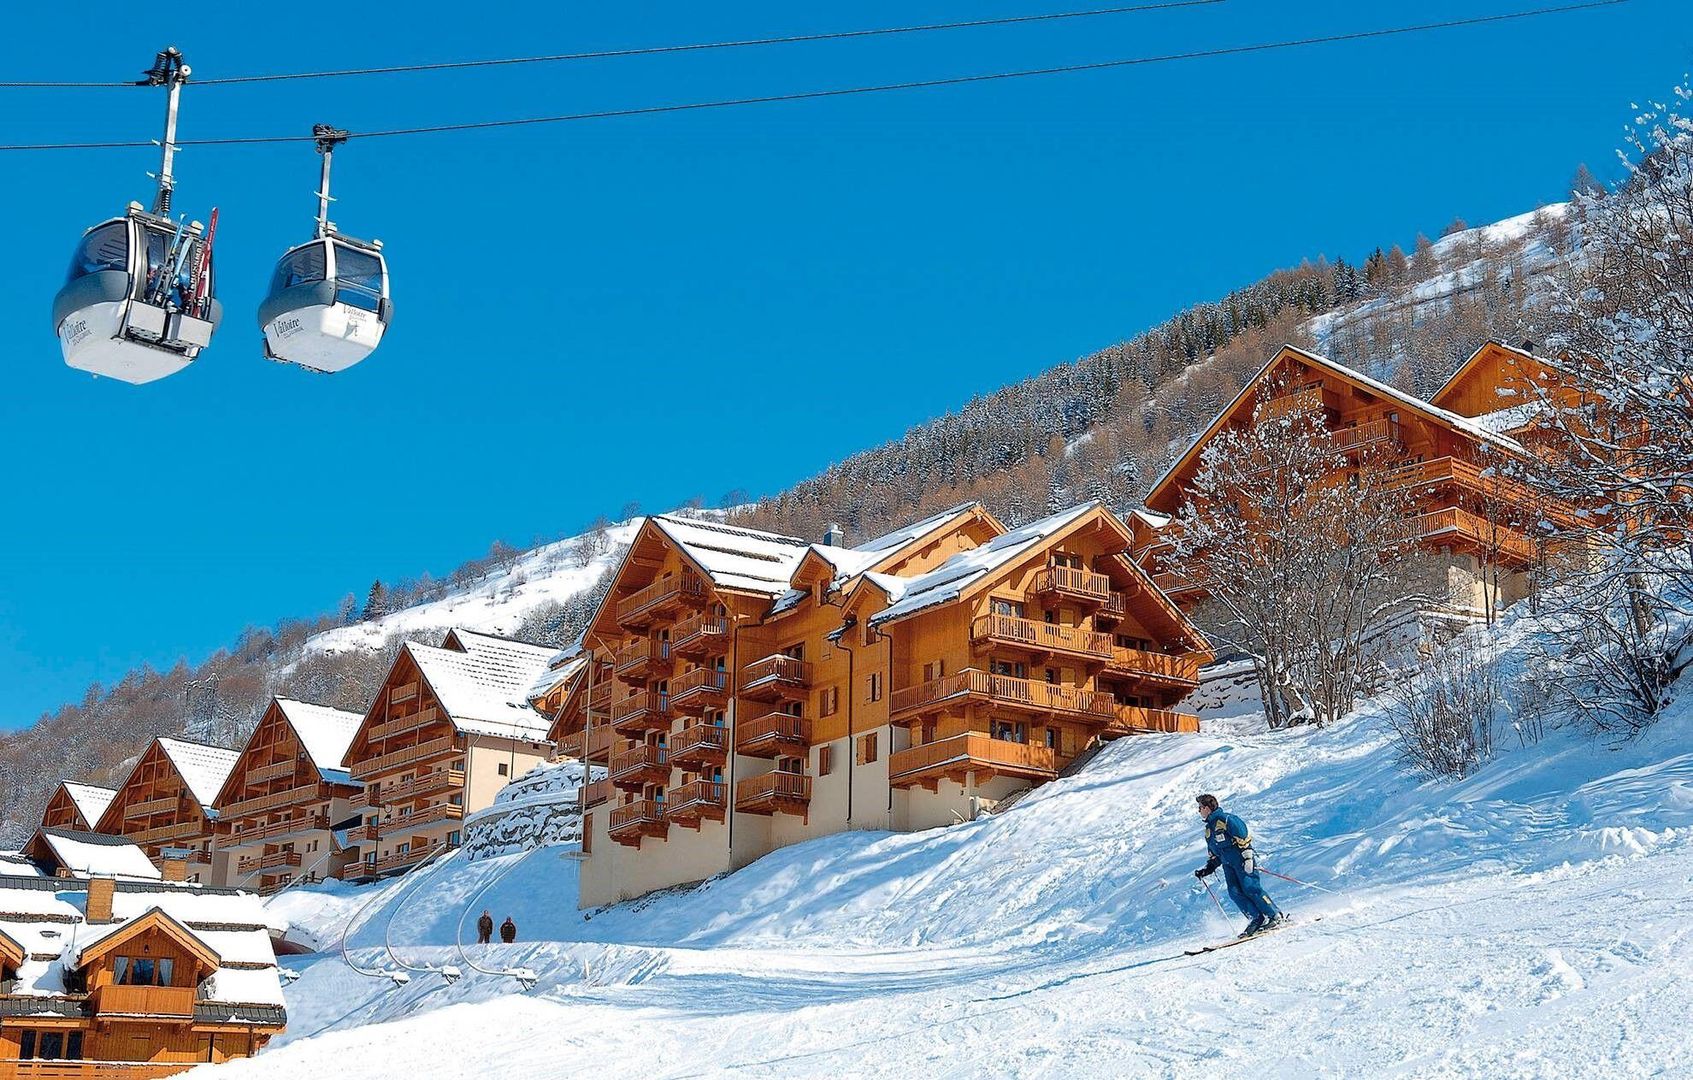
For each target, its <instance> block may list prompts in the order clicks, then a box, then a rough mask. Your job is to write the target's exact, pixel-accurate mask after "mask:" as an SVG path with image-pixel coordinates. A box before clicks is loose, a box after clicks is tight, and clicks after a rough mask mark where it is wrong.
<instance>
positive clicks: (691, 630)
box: [670, 615, 729, 656]
mask: <svg viewBox="0 0 1693 1080" xmlns="http://www.w3.org/2000/svg"><path fill="white" fill-rule="evenodd" d="M728 638H729V620H728V619H727V618H725V617H724V616H722V615H695V616H693V617H692V618H687V619H683V620H682V621H681V622H679V623H677V624H676V625H675V626H672V627H671V628H670V651H671V652H673V653H679V654H681V655H683V656H704V655H707V654H709V653H711V652H714V651H715V650H717V649H719V648H722V646H723V643H724V642H725V641H727V640H728Z"/></svg>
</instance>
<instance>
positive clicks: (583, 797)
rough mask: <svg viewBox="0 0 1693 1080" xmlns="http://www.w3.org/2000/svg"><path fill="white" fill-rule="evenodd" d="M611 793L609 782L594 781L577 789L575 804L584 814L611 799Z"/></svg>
mask: <svg viewBox="0 0 1693 1080" xmlns="http://www.w3.org/2000/svg"><path fill="white" fill-rule="evenodd" d="M612 792H613V788H612V786H611V781H610V780H595V781H593V782H592V783H588V784H583V785H582V786H581V787H580V788H578V789H577V795H576V802H577V804H578V805H579V806H581V808H582V809H583V811H584V812H585V811H587V810H589V809H590V808H592V807H595V806H598V805H600V804H601V803H603V802H605V801H606V800H607V799H609V798H611V796H612Z"/></svg>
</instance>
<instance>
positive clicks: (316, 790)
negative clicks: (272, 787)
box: [222, 783, 363, 821]
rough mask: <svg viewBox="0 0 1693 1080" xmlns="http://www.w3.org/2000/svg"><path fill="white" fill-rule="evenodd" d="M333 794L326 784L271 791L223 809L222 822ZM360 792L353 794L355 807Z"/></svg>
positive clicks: (325, 797)
mask: <svg viewBox="0 0 1693 1080" xmlns="http://www.w3.org/2000/svg"><path fill="white" fill-rule="evenodd" d="M332 794H333V791H332V790H331V788H330V786H329V785H328V784H323V783H318V784H310V785H308V786H306V787H297V788H290V789H288V790H287V791H273V792H271V793H270V794H269V795H260V796H257V797H255V798H251V799H242V800H241V801H239V802H232V803H230V804H229V805H228V806H225V807H223V815H222V816H223V820H225V821H228V820H230V819H231V818H237V817H245V816H247V815H248V814H258V813H263V812H264V811H266V810H274V809H275V808H276V807H278V806H293V805H294V804H295V803H306V802H312V801H314V800H318V799H327V798H329V797H330V796H331V795H332ZM361 794H363V793H362V792H359V793H355V794H354V796H353V802H354V804H355V805H356V804H357V802H358V799H359V796H360V795H361Z"/></svg>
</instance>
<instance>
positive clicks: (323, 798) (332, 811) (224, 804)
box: [217, 698, 363, 893]
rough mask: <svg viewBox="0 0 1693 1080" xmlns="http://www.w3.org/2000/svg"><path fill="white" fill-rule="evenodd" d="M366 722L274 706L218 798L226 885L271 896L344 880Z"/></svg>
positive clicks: (320, 710) (316, 708)
mask: <svg viewBox="0 0 1693 1080" xmlns="http://www.w3.org/2000/svg"><path fill="white" fill-rule="evenodd" d="M359 720H360V717H359V716H358V715H357V714H354V713H345V712H341V711H340V710H337V709H329V708H326V707H324V706H320V705H309V704H307V703H305V702H298V701H291V700H288V699H277V698H272V699H271V701H270V704H269V705H267V706H266V708H265V711H264V715H263V716H262V717H261V718H260V719H259V723H258V726H257V727H255V728H254V729H253V733H252V735H251V736H249V737H248V739H247V743H246V745H245V746H244V747H242V750H241V756H240V757H239V758H238V759H237V760H236V762H235V767H234V768H233V769H232V770H230V774H229V778H228V779H227V780H226V781H224V785H223V789H222V790H221V791H220V792H219V793H218V798H217V810H218V839H217V847H218V855H219V861H220V869H221V871H222V877H223V880H224V881H226V882H227V883H228V884H231V885H234V886H237V887H239V888H245V889H254V890H256V891H258V892H261V893H269V892H274V891H276V890H277V889H279V888H282V887H283V886H284V885H287V884H289V883H291V882H296V881H318V880H321V879H323V878H329V877H335V878H339V877H341V876H343V874H344V872H345V870H346V866H347V863H348V861H349V859H350V856H349V854H348V853H347V852H346V851H345V850H344V849H343V847H342V845H340V844H339V843H337V842H336V839H335V831H334V830H335V829H336V827H338V826H344V825H346V823H347V821H348V819H349V818H356V817H357V812H356V811H355V810H354V808H353V803H354V800H355V798H357V797H358V796H359V795H360V794H361V793H362V791H363V788H362V787H361V786H360V785H358V784H355V783H353V781H352V778H351V777H350V776H348V774H347V772H346V769H345V767H344V766H343V763H342V758H343V756H344V755H345V753H346V748H347V745H348V743H349V742H350V741H351V739H352V736H353V734H354V732H355V731H357V729H358V725H359ZM302 728H303V729H304V731H305V732H307V733H309V735H310V738H307V737H306V736H305V735H303V734H302ZM314 751H315V753H314Z"/></svg>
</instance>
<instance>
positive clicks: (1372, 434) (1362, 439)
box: [1331, 420, 1405, 450]
mask: <svg viewBox="0 0 1693 1080" xmlns="http://www.w3.org/2000/svg"><path fill="white" fill-rule="evenodd" d="M1331 441H1332V442H1333V444H1334V447H1335V448H1336V449H1337V450H1352V449H1355V448H1357V447H1361V446H1371V445H1373V444H1375V443H1387V444H1388V445H1390V446H1403V445H1404V442H1405V440H1404V435H1403V433H1402V429H1401V428H1400V426H1399V424H1398V423H1397V422H1396V421H1393V420H1366V421H1364V422H1363V423H1362V424H1356V425H1354V426H1352V427H1343V428H1336V429H1335V430H1334V431H1333V432H1332V433H1331Z"/></svg>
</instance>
